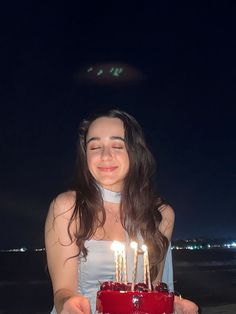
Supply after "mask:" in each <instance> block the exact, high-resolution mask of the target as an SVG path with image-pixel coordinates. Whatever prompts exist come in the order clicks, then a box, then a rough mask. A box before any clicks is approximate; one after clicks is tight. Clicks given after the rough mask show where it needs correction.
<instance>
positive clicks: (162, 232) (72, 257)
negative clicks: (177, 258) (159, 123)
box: [45, 110, 195, 314]
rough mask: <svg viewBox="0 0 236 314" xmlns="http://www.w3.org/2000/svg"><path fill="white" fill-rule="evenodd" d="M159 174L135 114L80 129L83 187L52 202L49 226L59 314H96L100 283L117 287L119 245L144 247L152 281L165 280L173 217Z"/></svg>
mask: <svg viewBox="0 0 236 314" xmlns="http://www.w3.org/2000/svg"><path fill="white" fill-rule="evenodd" d="M154 170H155V162H154V159H153V156H152V154H151V153H150V151H149V149H148V148H147V145H146V143H145V140H144V137H143V134H142V130H141V127H140V126H139V124H138V123H137V121H136V120H135V119H134V118H133V117H132V116H130V115H129V114H127V113H125V112H123V111H119V110H111V111H109V112H108V113H106V114H103V115H100V116H96V117H95V118H93V119H92V120H90V121H84V122H83V123H82V124H81V128H80V138H79V144H78V158H77V169H76V180H75V181H76V183H75V185H74V187H73V190H72V191H68V192H65V193H62V194H60V195H59V196H57V197H56V199H55V200H54V201H53V202H52V204H51V206H50V209H49V212H48V216H47V220H46V226H45V242H46V252H47V260H48V267H49V272H50V276H51V280H52V285H53V292H54V304H55V308H54V310H53V312H52V313H61V314H74V313H75V314H76V313H79V314H80V313H81V314H82V313H83V314H88V313H91V311H92V313H94V312H95V301H96V291H97V290H98V287H99V286H98V281H99V280H100V281H101V280H112V279H114V277H113V276H114V265H113V264H114V256H113V253H112V251H111V249H110V246H111V241H113V240H117V241H120V242H126V243H127V242H129V241H130V240H136V241H137V242H140V241H143V242H145V243H146V244H147V246H148V248H149V257H150V270H151V278H152V281H153V283H155V282H156V281H161V280H162V274H163V268H164V261H165V255H166V252H167V248H168V245H169V242H170V240H171V235H172V231H173V226H174V212H173V210H172V208H171V207H170V206H169V205H167V204H166V203H164V202H163V201H162V200H161V198H160V197H157V196H156V195H155V193H154V190H153V181H152V180H153V175H154ZM128 263H129V262H128ZM179 313H181V312H179ZM183 313H184V312H183ZM189 313H195V312H189Z"/></svg>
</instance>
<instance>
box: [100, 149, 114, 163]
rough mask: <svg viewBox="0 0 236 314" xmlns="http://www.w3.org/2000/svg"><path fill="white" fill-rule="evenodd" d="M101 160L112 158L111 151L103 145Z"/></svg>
mask: <svg viewBox="0 0 236 314" xmlns="http://www.w3.org/2000/svg"><path fill="white" fill-rule="evenodd" d="M101 157H102V160H107V159H111V158H112V151H111V149H110V148H109V147H103V149H102V156H101Z"/></svg>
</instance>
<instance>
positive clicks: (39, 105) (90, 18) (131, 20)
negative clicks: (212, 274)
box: [0, 1, 236, 248]
mask: <svg viewBox="0 0 236 314" xmlns="http://www.w3.org/2000/svg"><path fill="white" fill-rule="evenodd" d="M99 3H100V2H99ZM0 11H1V13H0V14H1V23H2V26H1V36H0V38H1V51H0V54H1V55H0V56H1V58H0V60H1V61H0V64H1V71H0V72H1V87H0V88H1V94H0V97H1V134H0V137H1V148H2V150H1V154H0V158H1V163H0V165H1V169H0V171H1V176H0V186H1V188H0V209H1V219H0V230H1V237H0V248H9V247H16V246H28V247H40V246H42V245H43V226H44V221H45V216H46V213H47V209H48V206H49V203H50V201H51V200H52V198H53V197H54V196H55V195H56V194H57V193H60V192H62V191H64V190H65V189H66V188H67V186H68V183H69V181H70V178H71V175H72V171H73V165H74V159H75V146H76V139H77V130H78V124H79V122H80V121H81V119H82V118H85V117H86V116H87V115H88V114H89V113H90V112H91V111H94V110H96V109H99V110H100V109H108V108H112V107H114V106H115V107H119V108H121V109H123V110H126V111H128V112H129V113H131V114H133V115H134V116H135V117H136V118H137V120H138V121H139V122H140V124H141V125H142V127H143V129H144V132H145V135H146V138H147V141H148V144H149V146H150V148H151V150H152V151H153V153H154V155H155V157H156V159H157V164H158V173H157V176H158V184H159V188H160V191H161V193H162V194H163V196H164V197H165V198H166V199H167V200H168V201H169V202H170V203H171V205H172V206H173V208H174V210H175V212H176V225H175V230H174V238H190V237H197V236H208V237H223V236H225V237H236V228H235V223H236V217H235V216H236V215H235V211H236V206H235V205H236V202H235V195H236V190H235V179H236V171H235V160H236V148H235V131H236V127H235V119H236V115H235V114H236V109H235V104H236V90H235V86H236V76H235V73H236V61H235V55H236V49H235V47H236V39H235V38H236V34H235V16H236V15H235V13H236V12H235V7H233V6H231V5H230V2H228V1H226V2H222V1H204V2H198V3H196V2H192V1H186V2H181V4H180V3H179V2H174V1H173V3H172V2H170V1H160V2H158V1H156V5H155V6H154V5H152V6H150V5H146V6H144V4H143V5H142V6H141V5H140V6H138V4H137V3H136V4H135V6H132V5H131V4H130V5H129V6H128V5H125V6H122V5H121V4H119V5H118V6H115V5H114V4H111V3H109V5H106V6H104V7H101V5H99V4H98V3H97V4H96V5H94V4H92V3H90V4H87V6H85V5H83V6H82V5H81V4H80V2H79V1H76V2H74V4H68V3H67V2H66V1H65V2H63V1H57V2H53V1H52V2H51V1H50V3H47V4H41V3H39V2H37V3H36V2H34V1H32V2H30V1H28V2H27V1H24V3H23V4H22V2H19V1H11V2H9V4H5V6H2V8H1V10H0ZM107 62H109V63H112V64H115V65H117V64H120V63H122V64H126V65H127V66H130V67H133V68H135V69H137V70H138V71H140V72H141V73H142V75H143V80H141V81H139V82H136V83H133V84H124V83H123V84H119V83H114V84H105V83H104V84H103V85H101V84H99V82H98V84H89V85H88V84H85V82H82V81H81V80H79V79H78V73H82V71H83V69H84V68H86V67H89V66H90V65H93V64H100V63H107ZM124 73H125V72H124ZM101 82H102V78H101Z"/></svg>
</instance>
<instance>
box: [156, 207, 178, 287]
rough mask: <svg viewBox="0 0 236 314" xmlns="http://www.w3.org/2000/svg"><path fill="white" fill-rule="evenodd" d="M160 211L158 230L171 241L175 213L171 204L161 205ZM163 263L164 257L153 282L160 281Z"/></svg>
mask: <svg viewBox="0 0 236 314" xmlns="http://www.w3.org/2000/svg"><path fill="white" fill-rule="evenodd" d="M159 210H160V213H161V215H162V221H161V223H160V226H159V231H160V232H161V233H162V234H163V235H164V236H165V237H166V238H167V239H168V240H169V242H170V241H171V237H172V233H173V229H174V221H175V213H174V210H173V209H172V207H171V206H169V205H163V206H162V207H161V208H160V209H159ZM164 265H165V258H164V259H163V261H162V262H161V264H160V265H159V272H158V275H157V278H156V279H155V280H154V284H155V283H157V282H160V281H162V275H163V270H164Z"/></svg>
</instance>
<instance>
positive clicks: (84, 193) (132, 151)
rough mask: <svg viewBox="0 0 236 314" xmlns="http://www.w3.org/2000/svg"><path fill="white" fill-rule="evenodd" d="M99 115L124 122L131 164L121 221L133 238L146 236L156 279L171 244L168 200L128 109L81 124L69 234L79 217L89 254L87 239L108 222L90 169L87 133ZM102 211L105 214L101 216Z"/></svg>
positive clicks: (80, 236) (81, 238) (78, 237)
mask: <svg viewBox="0 0 236 314" xmlns="http://www.w3.org/2000/svg"><path fill="white" fill-rule="evenodd" d="M99 117H110V118H118V119H120V120H121V121H122V122H123V125H124V132H125V145H126V149H127V152H128V156H129V161H130V167H129V171H128V174H127V176H126V178H125V180H124V188H123V191H122V200H121V213H120V214H121V221H122V225H123V227H124V229H125V230H126V231H127V233H128V235H129V237H130V238H131V239H137V236H138V234H141V236H142V237H143V239H144V242H145V243H146V245H147V246H148V248H149V255H150V267H151V277H152V279H154V278H155V277H156V275H157V273H158V267H157V265H158V264H159V263H160V261H161V260H162V259H163V257H164V255H165V252H166V249H167V246H168V240H167V238H166V237H165V236H164V235H162V234H161V233H160V231H159V224H160V222H161V219H162V216H161V213H160V211H159V210H158V209H159V208H160V207H161V206H162V205H163V204H164V201H163V200H162V199H161V198H160V197H158V196H157V195H156V193H155V192H154V188H153V187H154V173H155V168H156V167H155V160H154V158H153V155H152V154H151V152H150V150H149V149H148V147H147V144H146V141H145V138H144V135H143V132H142V128H141V126H140V125H139V123H138V122H137V121H136V119H135V118H134V117H133V116H131V115H129V114H128V113H126V112H124V111H121V110H117V109H113V110H110V111H108V112H107V113H103V114H99V115H95V116H94V117H93V118H91V119H89V120H84V121H82V123H81V125H80V133H79V140H78V147H77V161H76V171H75V174H76V176H75V182H74V185H73V190H74V191H75V193H76V200H75V207H74V211H73V215H72V217H71V220H70V223H69V227H68V232H69V235H70V236H71V233H70V225H71V223H72V221H73V220H74V219H77V218H79V228H78V230H77V234H76V235H75V236H76V243H77V245H78V247H79V251H80V256H83V257H86V256H87V253H88V252H87V249H86V247H85V245H84V242H85V241H86V240H88V239H91V238H92V237H93V235H94V233H95V232H96V229H97V228H98V227H102V226H103V225H104V223H105V219H106V213H105V209H104V206H103V201H102V197H101V192H100V190H99V188H98V187H97V184H96V182H95V179H94V178H93V176H92V175H91V173H90V171H89V169H88V165H87V159H86V137H87V133H88V130H89V127H90V125H91V123H92V122H93V121H94V120H96V119H97V118H99ZM98 213H102V215H101V216H98ZM99 217H102V218H100V219H99ZM71 239H72V236H71Z"/></svg>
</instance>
